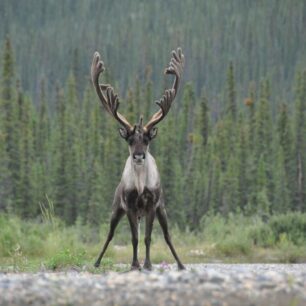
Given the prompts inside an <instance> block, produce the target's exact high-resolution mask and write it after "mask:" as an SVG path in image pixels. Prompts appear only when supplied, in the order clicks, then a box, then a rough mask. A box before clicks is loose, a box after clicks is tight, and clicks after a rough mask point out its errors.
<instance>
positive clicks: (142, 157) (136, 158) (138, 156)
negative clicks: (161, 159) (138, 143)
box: [133, 153, 146, 165]
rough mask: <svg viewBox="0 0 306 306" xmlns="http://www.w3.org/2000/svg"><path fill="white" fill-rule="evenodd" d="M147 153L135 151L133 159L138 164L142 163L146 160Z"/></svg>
mask: <svg viewBox="0 0 306 306" xmlns="http://www.w3.org/2000/svg"><path fill="white" fill-rule="evenodd" d="M145 158H146V154H145V153H134V154H133V161H134V163H135V164H137V165H142V164H143V163H144V161H145Z"/></svg>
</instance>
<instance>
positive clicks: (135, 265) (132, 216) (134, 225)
mask: <svg viewBox="0 0 306 306" xmlns="http://www.w3.org/2000/svg"><path fill="white" fill-rule="evenodd" d="M127 217H128V220H129V223H130V227H131V233H132V245H133V261H132V265H131V270H140V269H141V267H140V264H139V261H138V222H139V220H138V218H137V215H136V213H135V212H133V211H128V212H127Z"/></svg>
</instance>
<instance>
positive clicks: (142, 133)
mask: <svg viewBox="0 0 306 306" xmlns="http://www.w3.org/2000/svg"><path fill="white" fill-rule="evenodd" d="M183 66H184V55H183V53H182V50H181V49H180V48H178V49H177V50H176V51H172V57H171V61H170V63H169V66H168V67H167V68H166V69H165V74H170V75H174V82H173V85H172V87H171V88H170V89H166V90H165V92H164V94H163V96H162V97H161V99H159V100H158V101H156V104H157V105H158V106H159V110H158V111H157V112H156V113H155V114H154V115H153V116H152V117H151V119H150V120H149V121H148V122H147V123H146V124H143V120H142V117H140V120H139V122H138V123H137V124H134V125H132V124H131V123H129V121H128V120H127V119H126V118H125V117H124V116H123V115H122V114H120V113H119V112H118V108H119V99H118V95H117V94H115V93H114V90H113V88H112V87H111V86H110V85H109V84H100V83H99V76H100V74H101V73H102V72H103V71H104V69H105V68H104V63H103V61H102V60H101V59H100V55H99V53H98V52H95V54H94V57H93V61H92V65H91V77H92V82H93V84H94V87H95V89H96V92H97V95H98V97H99V99H100V101H101V103H102V105H103V107H104V108H105V110H106V111H107V112H108V113H109V114H110V115H111V116H112V117H113V118H114V119H116V120H117V121H118V122H119V124H120V129H119V132H120V135H121V137H123V138H124V139H125V140H126V141H127V143H128V145H129V151H130V156H129V157H128V159H127V161H126V164H125V168H124V171H123V174H122V178H121V181H120V183H119V185H118V187H117V189H116V193H115V197H114V202H113V212H112V218H111V222H110V230H109V233H108V236H107V240H106V242H105V244H104V246H103V249H102V251H101V253H100V255H99V258H98V260H97V261H96V263H95V266H96V267H98V266H99V264H100V261H101V259H102V257H103V255H104V253H105V251H106V249H107V246H108V244H109V242H110V241H111V239H112V237H113V235H114V231H115V228H116V226H117V224H118V223H119V221H120V219H121V218H122V216H123V215H125V214H126V215H127V217H128V219H129V223H130V227H131V232H132V243H133V262H132V268H133V269H134V268H135V269H139V268H140V265H139V262H138V257H137V246H138V226H137V224H138V223H139V220H140V218H141V217H143V216H145V218H146V232H145V245H146V259H145V264H144V268H146V269H151V262H150V242H151V232H152V227H153V221H154V218H155V215H156V216H157V218H158V220H159V223H160V225H161V227H162V230H163V233H164V237H165V240H166V242H167V244H168V245H169V248H170V250H171V252H172V254H173V256H174V258H175V259H176V261H177V263H178V267H179V269H183V268H184V266H183V264H182V263H181V261H180V259H179V258H178V256H177V254H176V252H175V250H174V247H173V245H172V242H171V239H170V235H169V232H168V225H167V216H166V210H165V204H164V198H163V192H162V188H161V184H160V178H159V173H158V169H157V166H156V162H155V160H154V158H153V156H152V155H151V154H150V152H149V150H148V148H149V143H150V141H151V140H152V139H153V138H154V137H155V136H156V135H157V127H156V125H157V124H158V123H159V122H160V121H162V120H163V119H164V118H165V117H166V115H167V114H168V112H169V110H170V108H171V105H172V102H173V101H174V99H175V97H176V94H177V91H178V88H179V83H180V80H181V74H182V70H183Z"/></svg>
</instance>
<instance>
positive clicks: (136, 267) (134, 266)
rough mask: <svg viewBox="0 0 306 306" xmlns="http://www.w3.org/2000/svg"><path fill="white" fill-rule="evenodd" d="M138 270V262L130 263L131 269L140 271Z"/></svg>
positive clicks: (139, 267) (139, 268)
mask: <svg viewBox="0 0 306 306" xmlns="http://www.w3.org/2000/svg"><path fill="white" fill-rule="evenodd" d="M140 270H141V266H140V264H139V262H135V263H132V265H131V271H140Z"/></svg>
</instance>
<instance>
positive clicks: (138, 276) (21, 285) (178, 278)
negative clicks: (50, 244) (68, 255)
mask: <svg viewBox="0 0 306 306" xmlns="http://www.w3.org/2000/svg"><path fill="white" fill-rule="evenodd" d="M116 267H117V270H120V271H122V272H106V273H99V274H93V273H90V272H88V271H76V270H72V269H68V270H66V271H61V272H48V271H45V272H43V271H41V272H38V273H11V272H9V273H7V272H6V273H4V272H0V305H184V306H185V305H250V306H251V305H279V306H283V305H292V306H293V305H294V306H298V305H305V304H306V264H220V263H219V264H188V265H186V268H187V269H186V270H185V271H180V272H179V271H177V268H176V265H162V266H161V265H155V266H154V268H153V271H152V272H148V271H141V272H139V271H133V272H128V270H129V266H127V265H116Z"/></svg>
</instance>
